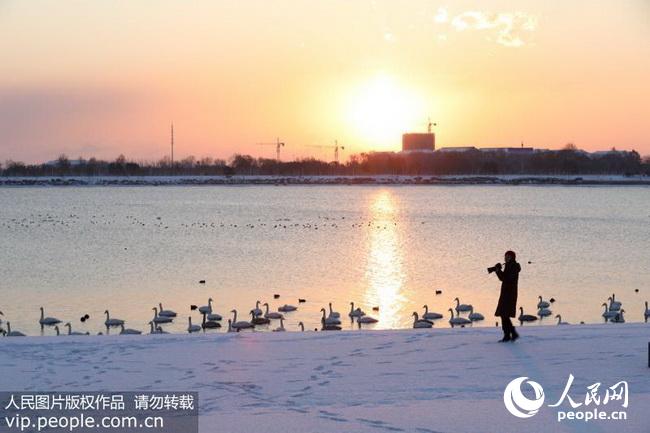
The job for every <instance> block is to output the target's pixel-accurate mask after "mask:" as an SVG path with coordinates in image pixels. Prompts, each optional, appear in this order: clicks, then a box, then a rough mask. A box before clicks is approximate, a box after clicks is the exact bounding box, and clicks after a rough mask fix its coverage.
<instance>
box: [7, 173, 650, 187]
mask: <svg viewBox="0 0 650 433" xmlns="http://www.w3.org/2000/svg"><path fill="white" fill-rule="evenodd" d="M283 184H287V185H348V184H350V185H355V184H362V185H386V184H390V185H420V184H425V185H428V184H433V185H476V184H486V185H501V184H503V185H650V177H648V176H620V175H499V176H491V175H449V176H429V175H424V176H391V175H373V176H363V175H362V176H184V175H178V176H94V177H83V176H64V177H61V176H58V177H47V176H43V177H0V186H140V185H142V186H166V185H174V186H178V185H283Z"/></svg>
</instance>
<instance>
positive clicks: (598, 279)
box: [0, 186, 650, 335]
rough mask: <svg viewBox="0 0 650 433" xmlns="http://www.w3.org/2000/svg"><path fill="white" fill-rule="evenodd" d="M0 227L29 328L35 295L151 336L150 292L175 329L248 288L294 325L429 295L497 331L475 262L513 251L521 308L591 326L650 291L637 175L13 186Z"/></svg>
mask: <svg viewBox="0 0 650 433" xmlns="http://www.w3.org/2000/svg"><path fill="white" fill-rule="evenodd" d="M0 239H2V250H3V253H2V260H1V263H0V287H1V289H2V292H1V293H2V297H1V298H0V310H2V311H3V312H4V314H5V317H4V321H7V320H9V321H11V324H12V329H15V330H20V331H22V332H25V333H28V334H30V335H38V334H40V332H41V330H40V326H39V325H38V319H39V315H40V311H39V307H40V306H44V307H45V313H46V315H48V316H55V317H57V318H59V319H61V320H63V321H64V322H65V321H70V322H72V325H73V329H74V330H76V331H90V332H91V333H96V332H98V331H101V330H102V329H103V321H104V316H103V314H102V313H103V312H104V310H105V309H109V310H110V312H111V316H112V317H117V318H121V319H124V320H126V321H127V326H128V327H131V328H136V329H140V330H143V331H145V330H147V331H148V329H149V328H148V325H147V322H148V321H149V320H150V319H151V317H153V311H152V307H154V306H157V305H158V303H159V302H162V303H163V305H164V307H165V308H166V309H173V310H175V311H176V312H178V313H179V317H178V318H177V319H176V321H175V323H173V324H171V325H165V330H167V331H170V332H184V331H185V329H186V328H187V316H188V315H190V313H191V314H192V317H193V321H194V323H199V322H200V315H199V314H197V313H196V312H190V308H189V306H190V304H195V305H204V304H206V303H207V300H208V297H212V298H213V299H214V310H215V311H216V312H218V313H220V314H222V315H224V316H225V318H228V317H231V314H230V310H232V309H233V308H236V309H237V310H238V311H239V316H238V319H241V318H246V317H248V318H250V316H247V313H248V312H249V311H250V310H251V309H252V308H254V306H255V301H256V300H261V301H262V302H269V303H270V304H271V307H272V309H273V310H275V309H276V308H277V307H278V306H279V305H282V304H285V303H288V304H293V305H297V306H299V310H298V311H296V312H294V313H289V314H287V320H286V321H285V327H286V328H287V329H288V330H297V329H298V328H297V323H298V322H299V321H303V322H304V323H305V325H306V326H307V327H308V328H314V327H316V326H319V320H320V314H321V313H320V309H321V308H322V307H326V306H327V304H328V302H333V303H334V308H335V310H337V311H339V312H341V314H342V316H343V317H344V320H343V328H344V329H355V328H356V325H351V324H350V323H349V320H348V319H347V312H348V311H349V308H350V305H349V302H350V301H354V302H355V303H356V305H358V306H360V307H361V308H362V309H363V310H364V311H365V312H366V313H367V314H370V315H372V316H374V317H376V318H377V319H379V322H378V323H377V324H376V325H372V326H368V327H369V328H376V329H385V328H400V327H410V326H411V323H412V317H411V313H412V312H413V311H417V312H418V313H420V314H421V313H422V306H423V304H428V306H429V308H430V310H432V311H437V312H441V313H443V314H445V315H446V318H445V319H442V320H439V321H437V323H436V325H435V327H448V326H449V325H448V323H447V320H448V316H449V313H448V311H447V310H448V308H450V307H452V306H454V302H453V299H454V298H455V297H459V298H460V300H461V302H462V303H468V304H472V305H473V306H474V308H475V310H476V311H477V312H480V313H482V314H484V315H485V318H486V320H484V321H483V322H477V323H475V324H474V325H473V326H495V322H496V319H495V318H494V317H493V314H494V309H495V305H496V300H497V298H498V293H499V282H498V281H497V278H496V277H495V276H494V274H492V275H488V273H487V271H486V268H487V267H489V266H492V265H494V264H495V263H496V262H497V261H502V260H503V252H504V251H506V250H508V249H513V250H515V251H516V252H517V255H518V261H519V262H520V263H521V265H522V268H523V270H522V273H521V275H520V286H519V293H520V295H519V305H521V306H523V307H524V310H525V312H526V313H530V314H535V313H536V305H537V296H538V295H542V296H543V297H544V299H545V300H548V299H549V298H551V297H553V298H555V300H556V302H555V303H554V304H553V305H552V306H551V309H552V310H553V316H554V315H555V314H557V313H559V314H561V315H562V319H563V320H564V321H568V322H571V323H579V322H580V321H584V322H587V323H597V322H600V321H601V320H602V319H601V314H602V311H603V308H602V307H601V304H602V303H603V302H605V301H606V300H607V297H608V296H610V295H611V294H612V293H613V292H615V293H616V298H617V300H619V301H621V302H623V308H624V309H625V310H626V320H627V321H634V322H638V321H642V320H643V311H644V308H645V307H644V305H643V302H644V301H645V300H650V294H649V291H650V267H649V266H648V264H649V263H650V188H648V187H631V186H630V187H559V186H558V187H552V186H280V187H274V186H220V187H187V186H179V187H174V186H166V187H61V188H57V187H25V188H9V187H6V188H0ZM199 280H205V281H206V282H205V284H199ZM635 289H638V291H639V292H638V293H637V292H635ZM436 290H441V291H442V293H441V294H439V295H436V293H435V291H436ZM274 294H279V295H280V298H279V299H274V297H273V295H274ZM298 298H304V299H306V302H305V303H302V304H298ZM373 307H377V308H378V311H373V310H372V308H373ZM84 314H89V316H90V319H89V320H88V321H86V322H85V323H81V322H80V320H79V318H80V317H81V316H82V315H84ZM553 316H551V317H549V318H545V319H544V320H542V321H541V324H542V325H545V324H555V323H556V319H554V318H553ZM225 323H226V322H225V320H224V324H225ZM539 324H540V323H539V322H538V324H537V325H539ZM537 325H533V326H537ZM276 326H278V325H277V324H275V323H274V324H273V325H272V327H273V328H275V327H276ZM527 326H528V325H527ZM612 326H614V325H612ZM262 329H264V328H262ZM62 330H63V329H62ZM53 332H54V331H53V330H52V329H46V330H45V334H46V335H51V334H53ZM113 332H115V331H113ZM221 332H223V330H221Z"/></svg>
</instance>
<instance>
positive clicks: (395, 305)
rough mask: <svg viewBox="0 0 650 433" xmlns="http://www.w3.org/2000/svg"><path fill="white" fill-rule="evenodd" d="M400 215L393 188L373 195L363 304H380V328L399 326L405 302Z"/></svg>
mask: <svg viewBox="0 0 650 433" xmlns="http://www.w3.org/2000/svg"><path fill="white" fill-rule="evenodd" d="M398 214H399V208H398V203H397V200H396V199H395V197H394V196H393V195H392V194H391V192H390V191H379V192H378V193H377V194H375V195H373V196H372V197H371V200H370V206H369V216H370V220H371V221H372V223H371V227H370V228H371V230H370V232H369V236H368V241H367V244H368V255H367V262H366V272H365V278H366V281H367V288H366V290H365V294H364V304H365V305H368V306H377V307H379V313H374V314H373V315H376V317H377V319H379V322H378V323H377V326H376V327H378V328H396V327H398V326H399V325H400V314H401V313H400V311H401V309H402V307H403V306H404V304H405V302H406V298H405V296H404V294H403V285H404V272H403V255H402V248H401V245H400V239H399V233H398V228H397V225H396V221H397V217H398ZM366 313H367V314H371V312H369V311H366Z"/></svg>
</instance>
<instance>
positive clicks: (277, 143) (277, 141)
mask: <svg viewBox="0 0 650 433" xmlns="http://www.w3.org/2000/svg"><path fill="white" fill-rule="evenodd" d="M257 145H258V146H275V155H276V160H277V162H280V149H281V148H282V147H284V142H283V141H280V138H276V139H275V143H257Z"/></svg>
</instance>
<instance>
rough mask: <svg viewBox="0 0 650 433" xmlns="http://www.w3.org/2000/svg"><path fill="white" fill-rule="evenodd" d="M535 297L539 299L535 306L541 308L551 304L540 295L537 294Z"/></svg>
mask: <svg viewBox="0 0 650 433" xmlns="http://www.w3.org/2000/svg"><path fill="white" fill-rule="evenodd" d="M537 298H538V299H539V302H538V303H537V308H539V309H540V310H541V309H542V308H548V307H550V306H551V304H549V303H548V302H546V301H545V300H543V299H542V297H541V296H538V297H537Z"/></svg>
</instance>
